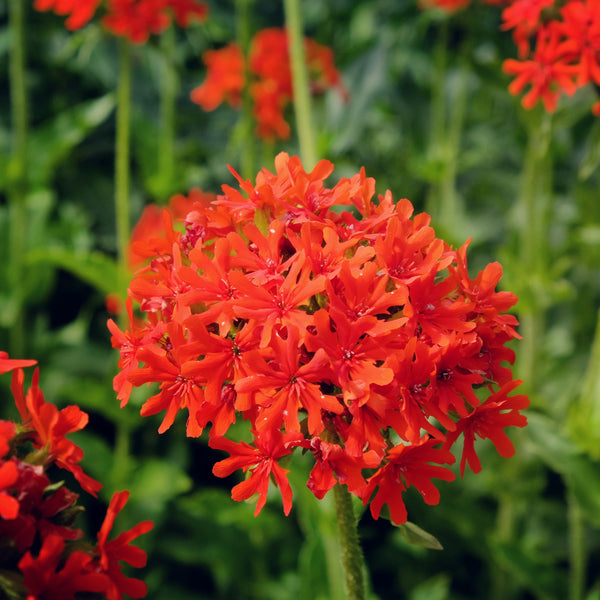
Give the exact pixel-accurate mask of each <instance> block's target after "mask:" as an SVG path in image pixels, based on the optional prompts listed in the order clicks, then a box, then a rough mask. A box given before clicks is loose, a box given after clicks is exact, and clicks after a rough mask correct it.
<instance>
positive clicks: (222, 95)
mask: <svg viewBox="0 0 600 600" xmlns="http://www.w3.org/2000/svg"><path fill="white" fill-rule="evenodd" d="M202 59H203V60H204V63H205V64H206V69H207V75H206V80H205V81H204V83H203V84H202V85H201V86H199V87H197V88H194V89H193V90H192V93H191V99H192V102H195V103H196V104H199V105H200V106H201V107H202V108H203V109H204V110H206V111H211V110H214V109H215V108H217V106H219V104H221V103H222V102H228V103H229V104H231V105H232V106H233V107H236V108H237V107H238V106H239V105H240V103H241V100H242V91H243V89H244V57H243V56H242V51H241V50H240V49H239V47H238V46H237V45H236V44H229V45H228V46H225V47H224V48H221V49H220V50H207V51H206V52H205V53H204V54H203V55H202Z"/></svg>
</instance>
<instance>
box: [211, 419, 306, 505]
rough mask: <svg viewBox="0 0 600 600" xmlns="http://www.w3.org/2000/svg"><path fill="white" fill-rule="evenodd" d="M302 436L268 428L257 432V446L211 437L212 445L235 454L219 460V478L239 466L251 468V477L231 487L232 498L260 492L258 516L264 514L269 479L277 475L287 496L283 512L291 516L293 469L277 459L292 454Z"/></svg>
mask: <svg viewBox="0 0 600 600" xmlns="http://www.w3.org/2000/svg"><path fill="white" fill-rule="evenodd" d="M302 439H303V437H302V435H300V434H299V433H296V432H291V433H287V434H285V435H283V434H281V433H280V432H278V431H277V430H275V429H268V430H266V431H265V432H264V433H262V434H261V433H258V432H255V436H254V440H255V444H256V447H252V446H250V445H249V444H246V443H245V442H241V443H239V444H236V443H235V442H232V441H231V440H228V439H226V438H211V439H210V441H209V446H210V447H211V448H216V449H217V450H225V451H226V452H229V454H230V455H231V456H230V457H229V458H226V459H225V460H221V461H219V462H218V463H216V464H215V465H214V467H213V473H214V474H215V475H216V476H217V477H227V476H228V475H231V474H232V473H233V472H234V471H235V470H236V469H243V470H244V472H246V471H247V470H248V469H250V473H251V475H250V477H248V478H247V479H245V480H244V481H242V482H241V483H238V484H237V485H236V486H235V487H234V488H233V490H231V497H232V498H233V499H234V500H246V499H248V498H250V496H252V495H253V494H255V493H258V502H257V503H256V511H255V512H254V516H256V515H258V514H259V513H260V511H261V510H262V508H263V506H264V505H265V502H266V501H267V490H268V488H269V479H270V478H271V476H273V478H274V480H275V483H276V484H277V485H278V487H279V490H280V492H281V497H282V499H283V512H284V513H285V514H286V515H288V514H289V512H290V510H291V509H292V489H291V488H290V484H289V483H288V480H287V473H289V471H288V470H286V469H283V468H282V467H280V466H279V465H278V464H277V461H278V460H279V459H280V458H282V457H283V456H286V455H288V454H291V452H292V449H293V448H294V447H295V446H297V445H298V444H299V443H300V441H301V440H302ZM251 467H252V468H251Z"/></svg>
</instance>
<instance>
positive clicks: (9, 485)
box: [0, 352, 152, 600]
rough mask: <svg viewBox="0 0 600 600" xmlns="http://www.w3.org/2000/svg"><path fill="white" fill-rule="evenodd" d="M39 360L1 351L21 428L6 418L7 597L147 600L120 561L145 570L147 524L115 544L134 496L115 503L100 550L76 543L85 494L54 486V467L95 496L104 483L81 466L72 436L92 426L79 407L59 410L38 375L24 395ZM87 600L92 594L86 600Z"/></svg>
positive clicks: (2, 520) (1, 457)
mask: <svg viewBox="0 0 600 600" xmlns="http://www.w3.org/2000/svg"><path fill="white" fill-rule="evenodd" d="M33 364H35V361H32V360H13V359H10V358H9V357H8V355H7V354H6V353H5V352H0V373H6V372H8V371H14V373H13V381H12V386H11V389H12V392H13V395H14V399H15V403H16V406H17V409H18V411H19V414H20V417H21V422H20V423H14V422H12V421H2V420H0V549H1V551H0V572H1V573H2V576H0V596H1V597H2V598H14V599H15V600H20V599H21V600H76V599H78V598H82V597H84V596H82V595H80V594H85V593H87V592H95V593H96V594H98V595H96V596H94V597H98V598H105V599H106V600H122V599H123V595H124V594H126V595H127V596H130V597H131V598H142V597H144V596H145V595H146V585H145V584H144V583H143V582H142V581H139V580H137V579H133V578H131V577H127V576H125V575H124V574H123V573H122V565H121V564H120V563H121V562H125V563H127V564H129V565H132V566H134V567H143V566H144V565H145V564H146V554H145V552H144V551H143V550H141V549H140V548H138V547H136V546H131V545H130V542H131V541H132V540H134V539H135V538H136V537H138V536H139V535H141V534H143V533H145V532H147V531H149V530H150V529H151V528H152V523H151V522H149V521H145V522H143V523H140V524H138V525H136V526H135V527H133V528H132V529H131V530H129V531H127V532H125V533H122V534H121V535H119V536H118V537H117V538H115V539H113V540H109V539H108V536H109V533H110V530H111V529H112V526H113V523H114V520H115V517H116V516H117V514H118V513H119V511H120V510H121V509H122V508H123V507H124V506H125V503H126V502H127V499H128V497H129V493H128V492H126V491H125V492H117V493H115V494H114V496H113V497H112V499H111V501H110V504H109V507H108V510H107V513H106V517H105V519H104V523H103V524H102V526H101V528H100V531H99V532H98V540H97V543H96V545H95V546H91V545H88V544H83V543H81V542H76V540H79V539H80V538H81V537H82V535H83V532H82V531H81V530H79V529H76V528H75V526H74V522H75V517H76V516H77V514H78V513H79V512H80V511H81V510H82V509H81V507H80V506H78V505H77V499H78V495H77V494H75V493H74V492H72V491H71V490H69V489H68V488H67V487H66V486H65V485H64V482H59V483H56V482H52V481H51V480H50V479H49V477H48V475H47V470H48V468H49V467H51V466H53V465H54V466H56V467H59V468H61V469H66V470H68V471H70V472H71V473H72V474H73V475H74V476H75V479H77V481H78V482H79V484H80V485H81V487H82V488H83V489H84V490H85V491H87V492H89V493H90V494H92V495H94V496H95V495H96V492H97V491H98V490H99V489H100V487H101V485H100V484H99V483H98V482H97V481H95V480H93V479H92V478H91V477H89V476H88V475H86V474H85V473H84V472H83V470H82V469H81V467H80V466H79V464H78V463H79V462H80V461H81V459H82V457H83V451H82V450H81V449H80V448H79V447H78V446H76V445H75V444H74V443H73V442H71V441H70V440H68V439H67V438H66V437H65V436H66V435H67V434H69V433H73V432H74V431H79V430H81V429H83V428H84V427H85V425H86V424H87V421H88V415H87V414H86V413H84V412H83V411H82V410H81V409H80V408H79V407H77V406H67V407H66V408H63V409H62V410H59V409H58V408H57V407H56V406H55V405H53V404H50V403H48V402H46V401H45V400H44V396H43V394H42V392H41V390H40V388H39V386H38V371H37V370H36V372H35V374H34V376H33V380H32V384H31V387H30V388H29V390H28V391H27V392H25V389H24V377H25V376H24V372H23V369H22V368H21V367H27V366H31V365H33ZM85 597H87V596H85Z"/></svg>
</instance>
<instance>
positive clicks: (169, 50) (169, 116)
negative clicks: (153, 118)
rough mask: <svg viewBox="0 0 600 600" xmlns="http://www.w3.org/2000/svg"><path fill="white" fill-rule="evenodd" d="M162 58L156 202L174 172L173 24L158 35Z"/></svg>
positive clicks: (175, 84) (169, 188) (166, 191)
mask: <svg viewBox="0 0 600 600" xmlns="http://www.w3.org/2000/svg"><path fill="white" fill-rule="evenodd" d="M160 41H161V49H162V54H163V56H162V58H163V60H164V64H163V73H162V77H161V79H160V85H159V88H160V116H161V122H160V144H159V145H158V148H157V152H158V162H157V164H158V172H159V173H160V179H159V182H160V186H159V187H158V189H157V193H158V194H159V195H160V196H161V197H160V198H158V200H159V201H164V200H165V198H163V196H166V195H168V194H170V193H171V191H172V189H173V179H174V174H175V104H176V101H177V91H178V88H179V81H178V76H177V69H176V66H175V51H176V40H175V27H167V29H166V30H165V31H164V32H163V33H162V35H161V36H160Z"/></svg>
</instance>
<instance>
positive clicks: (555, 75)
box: [428, 0, 600, 115]
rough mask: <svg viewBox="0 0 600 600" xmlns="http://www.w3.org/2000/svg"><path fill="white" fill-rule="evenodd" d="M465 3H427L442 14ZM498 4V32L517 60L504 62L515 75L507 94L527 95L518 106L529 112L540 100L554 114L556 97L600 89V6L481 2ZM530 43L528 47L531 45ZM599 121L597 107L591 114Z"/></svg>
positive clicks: (591, 1)
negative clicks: (509, 41) (507, 36)
mask: <svg viewBox="0 0 600 600" xmlns="http://www.w3.org/2000/svg"><path fill="white" fill-rule="evenodd" d="M469 1H470V0H430V1H429V2H428V4H429V5H435V6H438V7H440V8H445V9H446V10H450V11H451V10H457V9H459V8H463V7H465V6H467V5H468V4H469ZM485 1H486V3H488V4H502V5H504V9H503V12H502V21H503V22H502V29H504V30H512V32H513V39H514V40H515V43H516V45H517V48H518V53H519V60H515V59H508V60H505V61H504V64H503V69H504V71H505V72H506V73H508V74H509V75H515V79H514V81H513V82H512V83H511V84H510V86H509V88H508V89H509V91H510V92H511V93H512V94H515V95H516V94H520V93H521V92H522V91H523V90H524V89H525V88H526V87H528V86H529V90H528V91H527V93H526V94H525V96H524V97H523V100H522V104H523V106H524V107H525V108H527V109H530V108H533V106H535V104H536V103H537V102H538V100H541V101H542V102H543V104H544V107H545V108H546V110H547V111H548V112H553V111H554V110H555V109H556V105H557V103H558V100H559V98H560V96H561V95H562V94H563V93H564V94H567V95H569V96H571V95H572V94H574V93H575V92H576V91H577V90H578V89H579V88H581V87H583V86H585V85H587V84H588V83H590V82H591V83H593V84H595V85H596V86H598V85H600V0H485ZM532 42H533V43H532ZM592 110H593V112H594V114H595V115H600V102H596V103H595V104H594V106H593V108H592Z"/></svg>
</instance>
